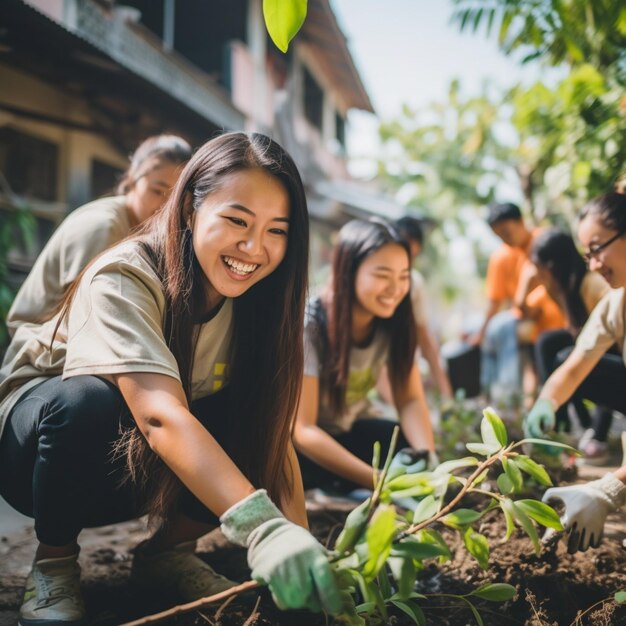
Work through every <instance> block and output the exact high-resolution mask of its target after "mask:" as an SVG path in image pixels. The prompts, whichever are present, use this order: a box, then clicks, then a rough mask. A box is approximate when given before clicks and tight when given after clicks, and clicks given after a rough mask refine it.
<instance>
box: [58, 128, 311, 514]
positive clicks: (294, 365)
mask: <svg viewBox="0 0 626 626" xmlns="http://www.w3.org/2000/svg"><path fill="white" fill-rule="evenodd" d="M256 168H260V169H262V170H264V171H265V172H267V173H268V174H271V175H272V176H274V177H275V178H276V179H277V180H278V181H280V183H281V184H282V185H283V187H284V188H285V190H286V191H287V194H288V197H289V207H290V213H289V228H288V240H287V250H286V253H285V257H284V259H283V260H282V262H281V263H280V265H279V266H278V267H277V268H276V270H275V271H274V272H272V274H270V275H269V276H267V277H266V278H264V279H263V280H262V281H260V282H259V283H257V284H255V285H253V286H252V287H251V288H250V289H248V291H246V292H245V293H244V294H243V295H241V296H240V297H238V298H235V299H234V301H233V317H234V329H233V342H234V345H233V346H232V350H231V356H230V370H229V380H228V397H229V401H228V402H229V409H228V415H226V416H224V417H223V419H225V420H227V423H228V429H229V436H228V438H227V443H226V444H225V445H224V447H225V449H226V451H227V452H228V454H229V455H230V456H231V458H232V459H233V461H234V462H235V463H236V464H237V466H238V467H239V469H240V470H241V471H242V472H243V473H244V474H245V476H246V477H247V478H248V479H249V480H250V481H251V482H252V484H254V485H255V486H257V487H264V488H266V489H267V490H268V492H269V494H270V495H271V497H272V498H273V499H274V500H275V501H276V502H280V501H281V500H283V499H284V498H285V496H287V495H288V494H289V493H290V490H291V485H292V477H293V475H292V474H293V470H292V469H290V468H288V467H287V466H286V458H287V449H288V445H289V441H290V436H291V427H292V419H293V415H294V412H295V408H296V404H297V402H298V398H299V394H300V388H301V381H302V370H303V343H302V342H303V340H302V329H303V325H304V307H305V301H306V291H307V275H308V254H309V222H308V212H307V206H306V198H305V195H304V188H303V186H302V181H301V179H300V175H299V173H298V170H297V168H296V166H295V164H294V162H293V160H292V159H291V157H290V156H289V155H288V154H287V153H286V152H285V151H284V150H283V149H282V148H281V147H280V146H279V145H278V144H277V143H276V142H275V141H273V140H272V139H270V138H269V137H266V136H265V135H261V134H256V133H253V134H245V133H241V132H236V133H227V134H224V135H221V136H219V137H216V138H215V139H212V140H211V141H209V142H207V143H206V144H204V145H203V146H202V147H201V148H200V149H199V150H198V151H197V152H196V153H195V154H194V155H193V157H192V158H191V160H190V161H189V163H188V164H187V165H186V167H185V168H184V170H183V171H182V173H181V175H180V177H179V179H178V181H177V183H176V186H175V187H174V190H173V192H172V194H171V196H170V198H169V199H168V201H167V202H166V203H165V205H164V206H163V209H162V210H161V211H159V212H157V213H156V214H155V215H154V216H153V217H152V218H151V219H149V220H148V221H147V222H145V223H144V224H143V225H142V227H141V229H140V230H139V231H138V233H137V234H136V235H135V236H134V237H131V238H130V239H133V240H137V241H138V242H139V244H140V245H141V246H142V247H143V249H144V251H145V252H146V253H147V255H148V257H149V258H150V259H151V261H152V263H153V265H154V267H155V270H156V272H157V274H158V276H159V277H160V279H161V280H162V283H163V286H164V290H165V296H166V315H165V327H164V336H165V339H166V341H167V344H168V347H169V349H170V351H171V352H172V354H173V355H174V357H175V358H176V361H177V363H178V368H179V371H180V376H181V381H182V384H183V388H184V390H185V394H186V395H187V399H188V401H189V402H191V375H192V367H193V347H194V346H193V343H194V322H195V321H197V317H196V316H197V315H198V312H199V311H201V310H202V307H203V306H204V304H205V294H204V290H203V280H204V275H203V273H202V270H201V269H200V266H199V264H198V261H197V259H196V257H195V253H194V250H193V245H192V231H191V223H192V215H193V213H194V211H195V210H197V209H198V208H199V207H200V205H201V204H202V202H203V201H204V199H205V198H206V197H207V196H208V195H209V194H211V193H213V192H215V191H216V190H218V189H219V188H220V185H221V183H222V182H223V180H224V178H225V177H227V176H228V175H230V174H233V173H236V172H242V171H246V170H250V169H256ZM69 298H70V299H71V295H70V296H69ZM69 304H70V301H69V300H68V302H67V304H66V308H65V311H67V307H68V306H69ZM118 451H119V452H121V453H123V454H125V455H126V458H127V462H128V469H129V476H130V477H131V478H133V479H135V480H136V481H137V482H138V483H139V484H140V486H141V487H142V488H143V492H144V498H145V500H146V501H147V505H146V510H147V512H148V513H149V514H150V515H151V517H163V518H166V519H167V518H169V517H170V515H171V514H172V513H173V511H175V509H176V504H177V499H178V495H179V493H180V489H181V483H180V481H179V480H178V478H177V477H176V476H175V475H174V474H173V472H171V470H170V469H169V468H168V467H167V466H166V465H165V464H164V463H163V462H162V461H161V460H160V459H159V458H158V457H157V456H156V455H155V454H154V453H153V452H152V450H151V449H150V448H149V446H148V444H147V442H146V440H145V438H144V437H143V436H142V435H141V433H140V432H139V431H138V429H136V428H135V429H132V430H131V431H130V432H129V433H127V434H126V437H125V438H124V440H123V444H122V446H121V449H120V450H118ZM207 480H211V477H210V476H207Z"/></svg>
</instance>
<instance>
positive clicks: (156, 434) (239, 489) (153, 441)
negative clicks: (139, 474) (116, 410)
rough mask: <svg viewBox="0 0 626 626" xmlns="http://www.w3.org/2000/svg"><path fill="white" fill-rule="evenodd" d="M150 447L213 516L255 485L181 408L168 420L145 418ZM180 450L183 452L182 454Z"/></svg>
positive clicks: (251, 490) (169, 416)
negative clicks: (147, 424)
mask: <svg viewBox="0 0 626 626" xmlns="http://www.w3.org/2000/svg"><path fill="white" fill-rule="evenodd" d="M145 421H146V422H147V423H149V426H148V427H147V428H146V429H145V430H144V434H145V436H146V439H147V440H148V443H149V445H150V447H151V448H152V450H153V451H154V452H155V453H156V454H157V455H158V456H159V457H160V458H161V459H163V461H164V462H165V464H166V465H167V466H168V467H169V468H170V469H171V470H172V471H173V472H174V473H175V474H176V476H178V478H180V480H181V482H182V483H183V484H184V485H185V486H186V487H187V488H188V489H189V491H191V493H193V495H195V496H196V498H198V500H200V502H202V504H204V505H205V506H206V507H207V508H208V509H209V510H210V511H212V512H213V513H215V515H217V516H220V515H222V513H224V512H225V511H226V510H227V509H229V508H230V507H232V506H233V505H234V504H236V503H237V502H239V501H240V500H242V499H243V498H245V497H246V496H248V495H249V494H251V493H253V492H254V491H255V487H254V486H253V485H252V484H251V483H250V482H249V481H248V479H247V478H246V477H245V476H244V475H243V474H242V472H241V471H240V470H239V468H238V467H237V466H236V465H235V463H234V462H233V461H232V460H231V458H230V457H229V456H228V455H227V454H226V452H225V451H224V450H223V449H222V447H221V446H220V445H219V444H218V443H217V441H216V440H215V439H214V438H213V437H212V435H211V434H210V433H209V432H208V431H207V430H206V429H205V428H204V426H202V424H201V423H200V422H199V421H198V420H197V419H196V418H195V417H194V416H193V415H192V414H191V413H190V412H189V411H188V410H187V409H185V408H184V407H182V406H181V407H180V408H179V409H174V410H171V411H170V414H169V415H168V416H167V419H160V418H158V417H153V418H149V419H146V420H145ZM181 451H184V452H183V453H181Z"/></svg>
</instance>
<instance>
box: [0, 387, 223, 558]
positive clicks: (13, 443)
mask: <svg viewBox="0 0 626 626" xmlns="http://www.w3.org/2000/svg"><path fill="white" fill-rule="evenodd" d="M226 397H227V390H226V389H225V390H223V391H220V392H219V393H217V394H214V395H211V396H207V397H206V398H202V399H201V400H198V401H197V402H194V403H193V404H192V407H191V411H192V413H193V414H194V415H195V416H196V417H197V418H198V419H199V421H200V422H201V423H202V424H203V425H204V426H205V428H207V430H209V431H210V432H211V434H212V435H213V436H214V437H215V438H216V439H217V440H218V441H220V440H223V439H224V437H225V434H224V432H225V428H224V423H225V421H226V420H225V419H223V418H224V416H225V414H226V404H225V401H226ZM135 427H136V426H135V424H134V420H133V418H132V416H131V415H130V411H129V409H128V407H127V405H126V403H125V402H124V399H123V397H122V395H121V393H120V392H119V390H118V389H117V387H116V386H115V385H113V384H111V383H109V382H107V381H106V380H103V379H101V378H97V377H95V376H76V377H74V378H69V379H67V380H61V378H60V377H55V378H51V379H50V380H48V381H46V382H43V383H41V384H40V385H37V386H36V387H35V388H33V389H31V390H30V391H29V392H27V394H25V396H23V397H22V398H21V399H20V401H19V402H18V403H17V404H16V405H15V406H14V407H13V409H12V410H11V413H10V414H9V417H8V419H7V423H6V425H5V429H4V433H3V435H2V439H0V494H1V495H2V496H3V497H4V498H5V499H6V501H7V502H8V503H9V504H10V505H11V506H13V507H14V508H15V509H17V510H18V511H19V512H20V513H22V514H24V515H28V516H30V517H34V518H35V532H36V534H37V538H38V539H39V540H40V541H41V542H42V543H46V544H49V545H53V546H61V545H66V544H68V543H71V542H72V541H74V540H75V539H76V537H77V536H78V534H79V532H80V531H81V530H82V529H83V528H91V527H95V526H103V525H106V524H113V523H116V522H120V521H125V520H129V519H133V518H136V517H138V516H139V515H140V514H141V510H142V509H141V502H139V499H138V496H137V493H136V490H135V488H134V486H133V485H132V484H131V483H130V482H129V481H127V482H125V483H124V484H121V483H122V478H123V477H124V474H125V471H126V461H125V459H123V458H114V455H113V449H114V446H115V442H116V441H117V440H119V438H120V435H121V432H122V430H123V429H126V428H135ZM208 479H210V477H209V478H208ZM180 510H181V512H183V513H184V514H185V515H187V516H188V517H191V518H192V519H195V520H197V521H201V522H206V523H207V524H212V525H217V524H218V520H217V518H216V517H215V515H213V513H211V512H210V511H209V510H208V509H207V508H206V507H204V505H202V504H201V503H200V502H199V501H198V500H197V499H196V498H195V497H194V496H193V495H192V494H191V493H190V492H189V491H188V490H186V489H184V488H183V490H182V492H181V500H180Z"/></svg>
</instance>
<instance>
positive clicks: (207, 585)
mask: <svg viewBox="0 0 626 626" xmlns="http://www.w3.org/2000/svg"><path fill="white" fill-rule="evenodd" d="M195 550H196V542H195V541H187V542H185V543H180V544H178V545H177V546H174V547H173V548H171V549H169V550H164V551H163V552H157V553H156V554H146V553H145V551H143V550H142V549H141V547H139V549H137V550H136V552H135V556H134V558H133V566H132V569H131V572H130V577H131V580H132V581H133V582H134V583H135V584H137V585H140V586H141V587H151V588H156V589H160V590H161V591H165V592H171V593H175V594H177V595H178V597H179V598H180V599H181V600H183V601H185V602H191V601H192V600H197V599H199V598H206V597H207V596H212V595H214V594H216V593H219V592H220V591H225V590H226V589H230V588H231V587H234V586H236V585H238V584H239V583H236V582H233V581H232V580H228V578H225V577H224V576H221V575H220V574H218V573H217V572H216V571H215V570H214V569H213V568H212V567H211V566H210V565H208V564H207V563H205V562H204V561H203V560H202V559H200V558H198V557H197V556H196V554H195Z"/></svg>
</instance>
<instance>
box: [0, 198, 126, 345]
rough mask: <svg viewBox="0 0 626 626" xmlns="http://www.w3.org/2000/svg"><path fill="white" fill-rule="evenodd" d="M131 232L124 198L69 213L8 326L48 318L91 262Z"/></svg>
mask: <svg viewBox="0 0 626 626" xmlns="http://www.w3.org/2000/svg"><path fill="white" fill-rule="evenodd" d="M130 230H131V223H130V220H129V215H128V210H127V209H126V206H125V204H124V196H116V197H112V198H102V199H100V200H95V201H94V202H90V203H89V204H86V205H84V206H83V207H81V208H79V209H76V210H75V211H73V212H72V213H70V214H69V215H68V216H67V217H66V218H65V219H64V220H63V222H62V223H61V225H60V226H59V227H58V228H57V229H56V231H55V232H54V234H53V235H52V237H51V238H50V240H49V241H48V243H47V244H46V246H45V248H44V249H43V250H42V252H41V254H40V255H39V257H37V261H35V265H34V266H33V268H32V270H31V272H30V274H29V275H28V277H27V278H26V280H25V281H24V284H23V285H22V287H21V289H20V290H19V292H18V294H17V296H16V297H15V300H14V301H13V304H12V306H11V309H10V311H9V314H8V316H7V327H8V328H9V332H10V333H11V334H12V335H13V334H14V333H15V331H16V329H17V327H18V326H19V325H20V324H23V323H25V322H30V323H37V322H40V321H43V320H46V319H49V318H50V317H51V316H52V315H53V314H54V311H55V310H56V308H57V306H58V305H59V304H60V302H61V300H62V299H63V295H64V294H65V291H66V289H67V288H68V286H69V285H70V284H71V283H72V282H74V280H76V278H77V277H78V275H79V274H80V272H81V271H82V270H83V269H84V268H85V267H86V266H87V264H88V263H89V261H91V259H93V258H94V257H96V256H97V255H98V254H100V253H101V252H103V251H104V250H106V249H107V248H109V247H111V246H112V245H113V244H116V243H117V242H119V241H121V240H122V239H124V238H125V237H126V236H127V235H128V234H129V233H130Z"/></svg>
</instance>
